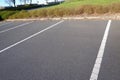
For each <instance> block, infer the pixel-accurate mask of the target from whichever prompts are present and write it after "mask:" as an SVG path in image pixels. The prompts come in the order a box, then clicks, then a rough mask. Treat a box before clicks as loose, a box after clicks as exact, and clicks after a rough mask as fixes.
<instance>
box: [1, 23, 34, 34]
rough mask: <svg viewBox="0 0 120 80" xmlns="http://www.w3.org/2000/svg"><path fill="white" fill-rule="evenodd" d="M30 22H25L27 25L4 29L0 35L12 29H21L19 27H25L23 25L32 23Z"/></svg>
mask: <svg viewBox="0 0 120 80" xmlns="http://www.w3.org/2000/svg"><path fill="white" fill-rule="evenodd" d="M32 22H33V21H32ZM32 22H27V23H24V24H20V25H18V26H15V27H12V28H9V29H5V30H3V31H0V33H4V32H7V31H9V30H12V29H15V28H18V27H21V26H25V25H27V24H30V23H32Z"/></svg>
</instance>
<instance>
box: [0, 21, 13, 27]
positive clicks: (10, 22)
mask: <svg viewBox="0 0 120 80" xmlns="http://www.w3.org/2000/svg"><path fill="white" fill-rule="evenodd" d="M10 23H12V22H7V23H6V22H4V23H2V24H1V25H0V26H4V25H7V24H10Z"/></svg>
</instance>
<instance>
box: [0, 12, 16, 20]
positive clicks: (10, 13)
mask: <svg viewBox="0 0 120 80" xmlns="http://www.w3.org/2000/svg"><path fill="white" fill-rule="evenodd" d="M15 13H17V11H0V16H1V18H2V19H8V18H9V16H11V15H13V14H15Z"/></svg>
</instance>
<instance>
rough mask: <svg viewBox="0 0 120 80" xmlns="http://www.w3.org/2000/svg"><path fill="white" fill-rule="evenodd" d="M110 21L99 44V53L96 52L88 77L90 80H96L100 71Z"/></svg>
mask: <svg viewBox="0 0 120 80" xmlns="http://www.w3.org/2000/svg"><path fill="white" fill-rule="evenodd" d="M111 22H112V21H111V20H109V21H108V23H107V26H106V30H105V33H104V36H103V40H102V42H101V45H100V48H99V51H98V55H97V58H96V61H95V64H94V67H93V70H92V73H91V76H90V80H97V79H98V75H99V71H100V67H101V63H102V59H103V55H104V50H105V46H106V42H107V38H108V34H109V30H110V25H111Z"/></svg>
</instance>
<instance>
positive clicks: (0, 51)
mask: <svg viewBox="0 0 120 80" xmlns="http://www.w3.org/2000/svg"><path fill="white" fill-rule="evenodd" d="M62 22H64V20H62V21H59V22H57V23H56V24H53V25H51V26H49V27H47V28H45V29H43V30H41V31H39V32H37V33H35V34H33V35H31V36H29V37H27V38H25V39H23V40H21V41H19V42H17V43H14V44H13V45H10V46H8V47H6V48H4V49H2V50H0V53H2V52H4V51H6V50H8V49H10V48H12V47H14V46H16V45H18V44H20V43H22V42H24V41H27V40H29V39H31V38H33V37H35V36H37V35H38V34H41V33H43V32H44V31H46V30H49V29H51V28H53V27H55V26H56V25H58V24H60V23H62Z"/></svg>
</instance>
